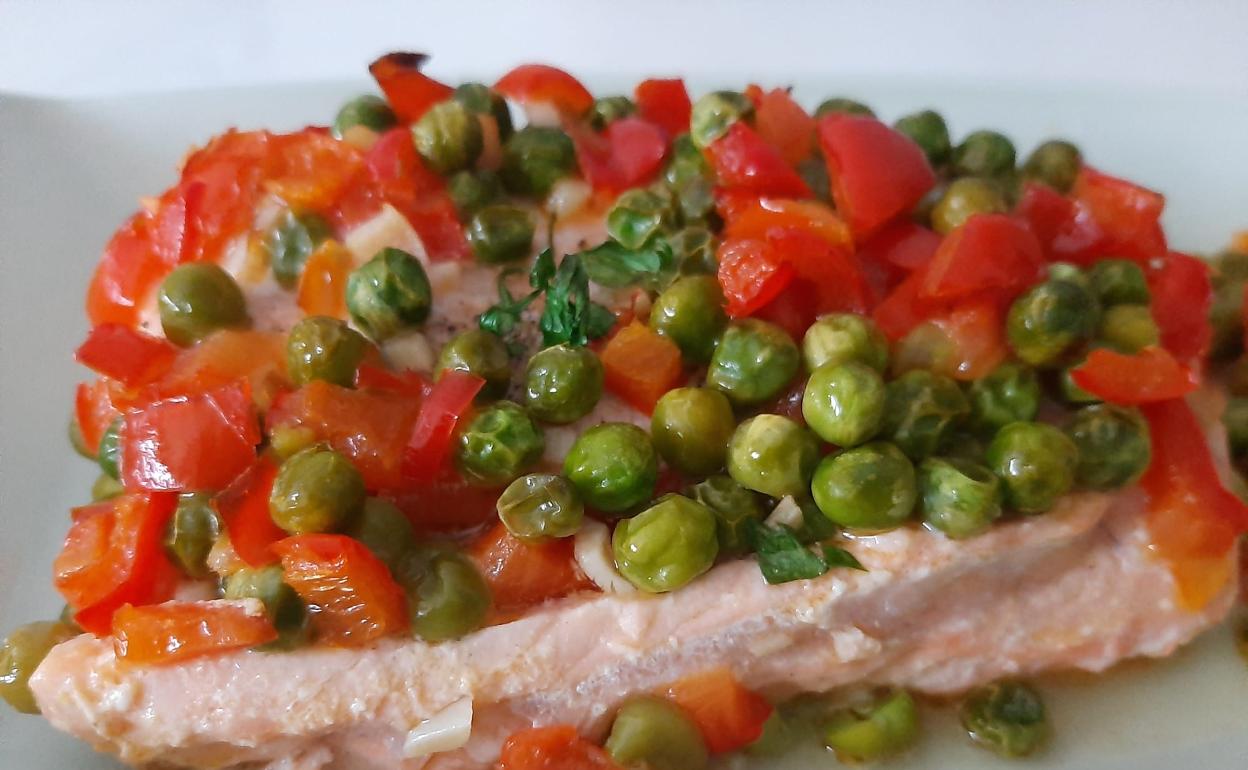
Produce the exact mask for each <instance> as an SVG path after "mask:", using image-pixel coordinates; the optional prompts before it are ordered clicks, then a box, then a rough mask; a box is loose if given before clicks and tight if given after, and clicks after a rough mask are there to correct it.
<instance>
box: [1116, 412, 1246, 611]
mask: <svg viewBox="0 0 1248 770" xmlns="http://www.w3.org/2000/svg"><path fill="white" fill-rule="evenodd" d="M1141 409H1142V411H1143V413H1144V417H1145V418H1146V419H1147V420H1148V424H1149V435H1150V437H1151V438H1152V451H1153V458H1152V462H1151V464H1150V465H1149V467H1148V470H1147V471H1145V473H1144V476H1143V478H1141V479H1140V486H1141V487H1142V488H1143V489H1144V491H1145V492H1147V493H1148V496H1149V507H1148V528H1149V532H1150V533H1151V535H1152V538H1151V539H1152V543H1151V550H1152V552H1153V553H1155V554H1156V555H1158V556H1159V557H1161V558H1162V559H1164V560H1165V561H1166V563H1167V564H1168V565H1169V567H1170V571H1171V573H1172V574H1173V575H1174V579H1175V584H1176V588H1177V591H1178V595H1179V600H1180V603H1181V604H1182V605H1183V606H1184V607H1185V608H1188V609H1193V610H1194V609H1199V608H1201V607H1204V606H1205V605H1206V604H1208V603H1209V601H1210V600H1211V599H1212V598H1213V597H1214V596H1216V595H1217V593H1218V592H1219V591H1220V590H1221V589H1222V587H1223V586H1225V585H1226V582H1227V580H1228V579H1230V577H1231V575H1232V570H1233V568H1234V566H1233V564H1232V563H1231V560H1230V559H1229V558H1228V554H1229V553H1230V552H1231V550H1232V549H1233V548H1234V547H1235V541H1236V539H1237V538H1238V537H1239V536H1240V535H1241V534H1242V533H1244V532H1248V507H1245V506H1244V504H1243V502H1241V501H1240V500H1239V498H1237V497H1236V496H1235V495H1233V494H1231V493H1230V492H1229V491H1227V489H1226V488H1225V487H1224V486H1223V485H1222V482H1221V479H1220V478H1219V476H1218V471H1217V466H1216V465H1215V464H1214V461H1213V456H1212V455H1211V453H1210V451H1209V445H1208V443H1207V441H1208V439H1207V438H1206V433H1205V430H1204V428H1203V427H1202V426H1201V424H1200V422H1199V421H1198V420H1197V419H1196V415H1195V414H1193V413H1192V410H1191V408H1190V407H1188V405H1187V403H1186V402H1185V401H1183V400H1182V399H1176V400H1174V401H1161V402H1158V403H1154V404H1146V405H1144V406H1143V407H1141Z"/></svg>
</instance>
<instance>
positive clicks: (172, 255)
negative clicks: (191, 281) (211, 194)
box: [152, 179, 207, 269]
mask: <svg viewBox="0 0 1248 770" xmlns="http://www.w3.org/2000/svg"><path fill="white" fill-rule="evenodd" d="M206 188H207V185H206V184H205V183H204V182H203V181H201V180H198V179H187V180H186V181H184V182H183V183H181V184H179V185H176V186H174V187H173V188H171V189H170V190H169V191H167V192H166V193H165V194H164V195H162V196H161V199H160V208H159V209H158V210H157V211H156V215H155V219H154V222H153V235H154V237H153V242H152V248H153V250H154V251H155V252H156V256H157V257H159V258H160V260H161V261H162V262H164V263H165V265H166V266H167V267H168V268H169V269H172V268H174V267H176V266H178V265H180V264H182V263H183V262H191V261H194V260H196V259H201V258H202V257H203V243H202V242H201V241H202V239H203V235H204V234H203V233H202V232H201V231H200V218H201V217H202V216H203V214H204V213H205V212H204V210H203V209H204V198H205V195H206V192H207V190H206Z"/></svg>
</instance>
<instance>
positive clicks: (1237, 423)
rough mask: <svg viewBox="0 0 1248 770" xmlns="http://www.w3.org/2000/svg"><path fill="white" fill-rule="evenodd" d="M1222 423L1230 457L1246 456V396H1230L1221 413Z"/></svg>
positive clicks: (1247, 414) (1247, 413) (1247, 432)
mask: <svg viewBox="0 0 1248 770" xmlns="http://www.w3.org/2000/svg"><path fill="white" fill-rule="evenodd" d="M1222 425H1223V427H1225V428H1226V441H1227V444H1228V446H1229V447H1230V450H1231V458H1232V459H1234V460H1241V459H1243V458H1244V457H1248V398H1243V397H1237V398H1231V399H1229V400H1228V401H1227V402H1226V410H1225V411H1224V412H1223V413H1222Z"/></svg>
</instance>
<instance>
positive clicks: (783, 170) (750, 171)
mask: <svg viewBox="0 0 1248 770" xmlns="http://www.w3.org/2000/svg"><path fill="white" fill-rule="evenodd" d="M706 154H707V158H708V159H709V160H710V163H711V168H712V169H714V170H715V177H716V179H717V180H718V182H719V184H720V186H722V187H727V188H729V189H732V190H740V191H743V192H750V193H753V194H754V195H769V196H774V197H777V198H809V197H811V192H810V188H809V187H807V186H806V182H805V181H803V180H802V178H801V176H799V175H798V173H797V172H796V171H794V170H793V168H792V167H791V166H790V165H789V164H788V163H786V162H785V160H784V158H783V157H782V156H781V155H780V152H779V151H778V150H777V149H776V148H775V147H772V146H771V145H770V144H768V143H767V142H766V141H764V140H763V138H762V137H761V136H759V135H758V134H757V133H756V132H755V131H754V129H752V128H750V127H749V125H747V124H746V123H745V121H737V122H736V123H734V124H733V125H732V127H731V128H729V129H728V131H727V133H725V134H724V135H723V136H721V137H720V138H718V139H716V140H715V141H714V142H712V143H711V145H710V146H709V147H707V148H706Z"/></svg>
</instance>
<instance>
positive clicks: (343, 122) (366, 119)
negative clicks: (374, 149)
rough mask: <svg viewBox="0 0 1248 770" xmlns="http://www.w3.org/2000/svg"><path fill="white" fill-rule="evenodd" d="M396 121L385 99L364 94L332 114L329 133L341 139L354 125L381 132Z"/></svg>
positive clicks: (397, 120)
mask: <svg viewBox="0 0 1248 770" xmlns="http://www.w3.org/2000/svg"><path fill="white" fill-rule="evenodd" d="M398 122H399V119H398V118H396V117H395V116H394V111H393V110H391V109H390V105H389V104H386V100H385V99H382V98H381V97H380V96H377V95H375V94H364V95H363V96H357V97H355V98H354V99H352V100H351V101H349V102H347V103H346V104H344V105H342V108H341V109H340V110H338V114H337V115H335V116H334V124H333V125H332V126H331V127H330V129H329V133H330V134H331V135H333V137H334V138H335V139H341V138H342V137H343V136H344V135H345V134H346V133H347V132H348V131H350V130H351V129H353V128H355V127H356V126H363V127H364V128H367V129H369V130H370V131H376V132H377V133H381V132H382V131H385V130H386V129H387V128H391V127H393V126H394V125H395V124H397V123H398Z"/></svg>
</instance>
